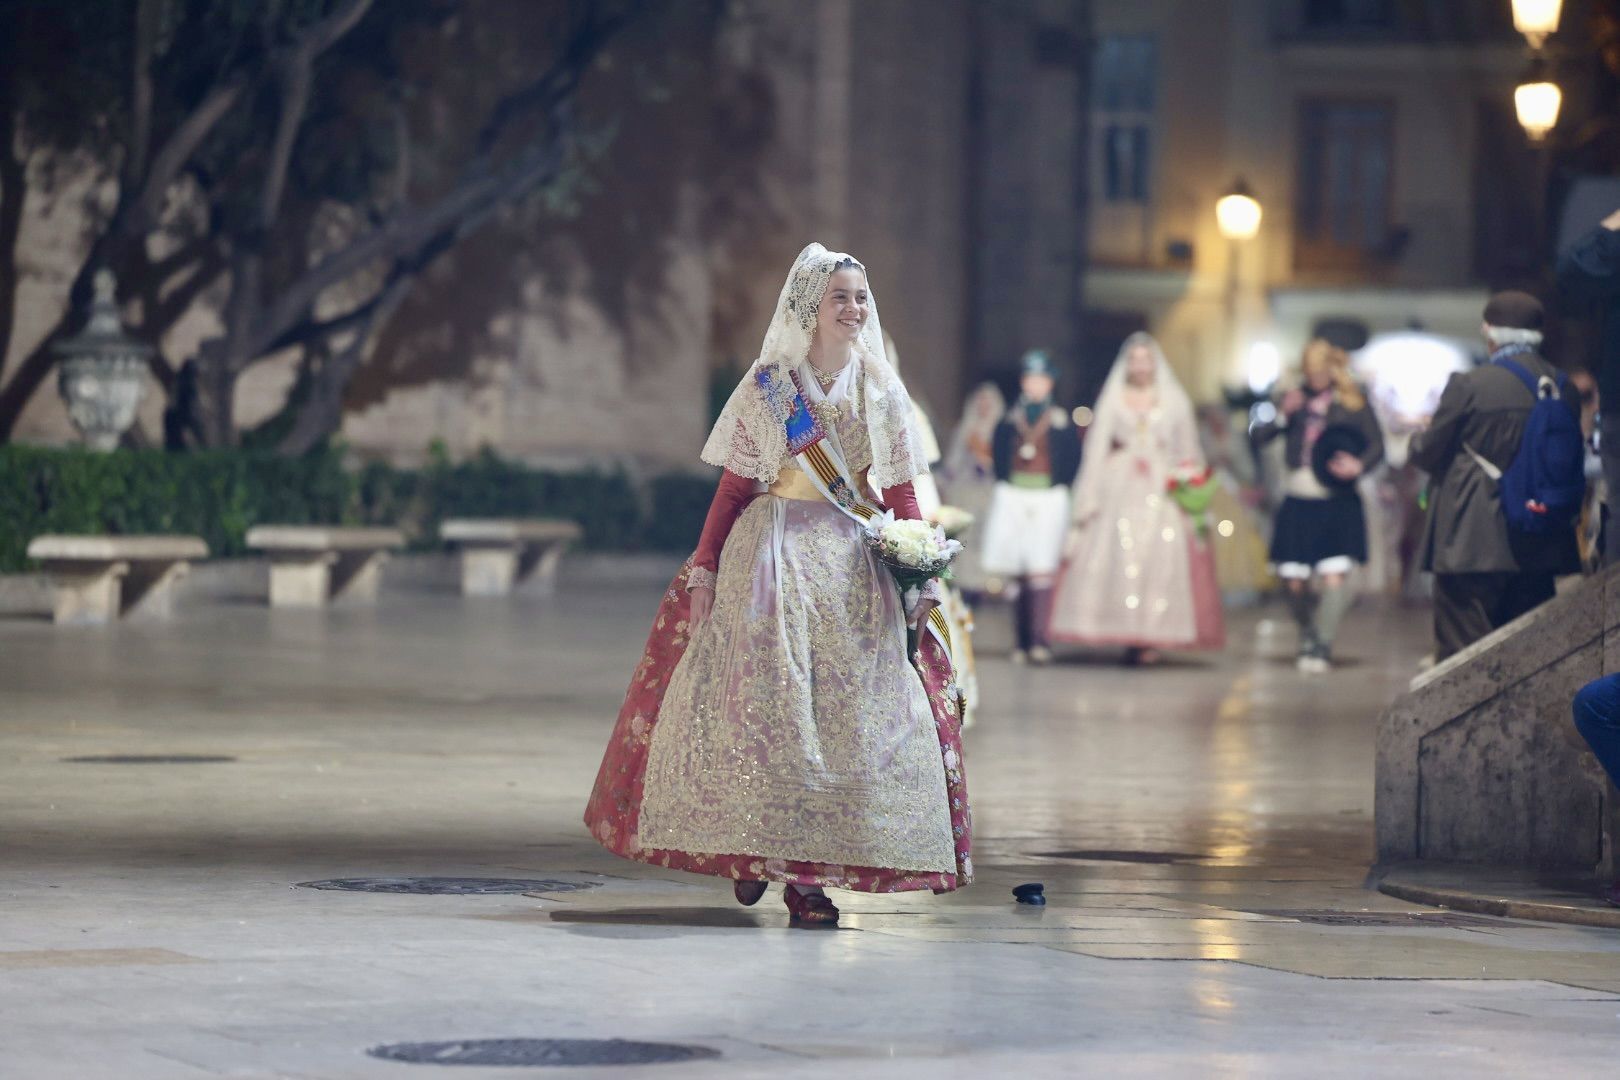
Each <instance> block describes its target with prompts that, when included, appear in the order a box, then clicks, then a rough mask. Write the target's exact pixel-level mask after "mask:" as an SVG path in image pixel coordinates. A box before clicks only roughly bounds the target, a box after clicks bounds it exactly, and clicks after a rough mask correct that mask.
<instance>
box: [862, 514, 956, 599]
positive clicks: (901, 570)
mask: <svg viewBox="0 0 1620 1080" xmlns="http://www.w3.org/2000/svg"><path fill="white" fill-rule="evenodd" d="M863 536H864V538H865V541H866V546H867V547H868V548H869V549H871V551H872V554H874V555H876V556H877V558H878V561H879V562H881V563H882V564H883V565H884V566H887V567H888V568H889V573H891V574H893V575H894V580H895V582H896V583H897V584H898V585H899V586H900V591H901V592H902V593H903V594H905V600H906V606H907V607H908V608H909V607H910V606H911V605H912V604H913V603H915V602H916V593H917V591H918V590H920V589H921V588H922V586H924V585H926V584H928V582H930V581H932V580H933V579H934V578H944V579H946V580H949V579H950V576H951V561H952V560H953V559H955V558H956V556H957V555H958V554H959V553H960V552H961V550H962V545H961V543H960V542H959V541H956V540H951V539H948V538H947V537H946V536H945V530H944V529H942V528H940V527H939V526H938V525H935V524H933V523H932V522H928V521H911V520H906V521H899V520H896V519H895V516H894V511H893V510H889V511H886V512H885V513H884V514H883V516H881V517H873V518H870V519H869V520H868V521H867V522H866V529H865V532H864V534H863Z"/></svg>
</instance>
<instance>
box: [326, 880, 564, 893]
mask: <svg viewBox="0 0 1620 1080" xmlns="http://www.w3.org/2000/svg"><path fill="white" fill-rule="evenodd" d="M298 887H299V888H300V889H335V890H338V891H340V892H371V893H409V894H413V895H418V896H496V895H501V894H506V893H512V894H516V893H526V892H546V893H558V892H576V891H578V890H580V889H594V888H596V882H594V881H548V880H545V879H543V878H488V877H358V878H329V879H328V880H326V881H300V882H299V883H298Z"/></svg>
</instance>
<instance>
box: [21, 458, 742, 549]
mask: <svg viewBox="0 0 1620 1080" xmlns="http://www.w3.org/2000/svg"><path fill="white" fill-rule="evenodd" d="M713 490H714V484H713V481H711V480H703V479H700V478H696V477H691V476H682V475H672V476H662V477H658V478H656V479H654V480H653V481H652V482H651V484H650V485H649V491H648V493H647V498H645V499H644V498H643V496H642V493H641V492H639V491H638V490H637V489H636V486H635V485H634V484H632V482H631V481H630V478H629V477H628V476H626V475H625V474H624V473H623V472H619V471H614V472H602V471H599V470H582V471H578V472H552V471H548V470H543V469H534V468H530V467H528V466H525V465H520V464H517V463H515V462H511V461H506V460H504V459H502V458H499V457H497V456H495V455H494V454H491V453H484V454H480V455H479V456H478V457H476V458H473V459H472V460H470V461H466V462H462V463H459V464H453V463H451V462H450V461H448V460H447V458H446V457H445V455H444V454H443V453H442V452H436V453H435V454H434V455H433V460H432V461H431V462H430V464H429V465H428V466H427V467H425V468H422V469H397V468H393V467H390V466H386V465H368V466H366V467H364V468H363V469H361V470H360V471H359V472H358V473H353V472H349V471H347V470H345V469H344V468H343V467H342V464H341V461H340V457H339V455H338V454H337V453H336V452H331V451H329V452H324V453H318V454H312V455H310V456H307V457H302V458H282V457H275V456H273V455H269V454H258V453H249V452H241V451H198V452H195V453H186V454H170V453H164V452H163V451H159V450H119V451H117V452H115V453H111V454H99V453H93V452H90V451H87V450H77V449H72V450H57V449H45V448H40V447H29V446H0V572H14V571H18V570H23V569H26V568H27V559H26V556H25V552H26V550H27V547H28V541H29V540H30V539H32V538H33V537H35V536H38V535H40V534H41V533H52V532H55V533H92V534H94V533H114V534H118V533H124V534H128V533H187V534H193V535H196V536H201V537H203V538H204V539H205V540H207V541H208V548H209V550H210V551H211V552H213V553H214V554H215V555H216V556H228V555H239V554H242V553H243V550H244V546H243V538H244V537H245V535H246V533H247V530H248V529H249V528H250V527H252V526H253V525H256V524H260V523H270V522H274V523H286V524H311V523H323V524H324V523H340V524H349V525H398V526H400V527H401V528H403V529H405V530H406V534H407V535H408V536H409V537H410V539H411V545H412V547H413V548H415V549H417V550H431V549H433V548H435V547H437V546H438V530H439V522H440V521H441V520H442V519H444V518H446V517H519V516H535V515H544V516H548V517H563V518H571V519H573V520H575V521H578V522H579V523H580V524H581V525H582V526H583V527H584V529H585V544H586V546H587V547H590V548H594V549H598V550H610V551H635V550H641V551H669V552H679V551H689V550H691V548H692V547H693V546H694V545H695V544H696V543H697V536H698V533H699V531H701V529H702V526H703V515H704V513H705V512H706V510H707V508H708V501H709V496H710V495H711V494H712V492H713Z"/></svg>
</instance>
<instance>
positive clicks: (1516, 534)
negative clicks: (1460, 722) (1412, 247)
mask: <svg viewBox="0 0 1620 1080" xmlns="http://www.w3.org/2000/svg"><path fill="white" fill-rule="evenodd" d="M1484 319H1485V325H1484V332H1485V340H1486V341H1487V342H1488V343H1489V345H1490V348H1491V362H1490V363H1489V364H1486V365H1483V366H1481V367H1480V368H1478V369H1476V370H1474V371H1470V372H1467V373H1465V374H1462V375H1457V376H1455V377H1453V378H1452V380H1451V381H1450V382H1449V383H1447V384H1446V389H1445V393H1444V394H1442V395H1441V397H1440V408H1439V409H1438V410H1437V411H1436V412H1435V414H1434V419H1433V421H1432V423H1431V424H1430V425H1429V427H1428V429H1427V430H1425V431H1423V432H1422V433H1420V434H1419V435H1417V436H1416V437H1414V438H1413V440H1412V459H1413V460H1414V461H1415V462H1417V464H1418V465H1419V466H1420V467H1422V468H1423V469H1425V470H1427V471H1428V473H1429V475H1430V476H1431V477H1432V480H1431V483H1430V491H1431V497H1430V500H1429V519H1428V525H1427V528H1426V530H1425V532H1424V543H1423V568H1424V569H1425V570H1428V571H1430V572H1431V573H1433V574H1434V634H1435V644H1436V652H1435V657H1436V659H1437V660H1444V659H1446V658H1447V657H1449V656H1452V655H1454V654H1456V653H1458V652H1461V651H1462V650H1463V649H1465V648H1467V647H1468V646H1469V645H1472V644H1473V643H1474V642H1476V641H1478V640H1480V639H1481V638H1483V637H1485V636H1486V635H1488V634H1490V633H1491V631H1493V630H1496V629H1498V628H1499V627H1502V626H1506V625H1507V624H1508V623H1510V622H1512V621H1513V620H1514V619H1516V618H1518V617H1519V616H1520V615H1523V614H1525V613H1526V612H1528V611H1531V610H1532V609H1534V608H1535V607H1537V606H1538V605H1540V604H1542V603H1545V602H1546V601H1548V600H1551V599H1552V598H1553V596H1554V594H1555V592H1556V578H1557V577H1558V576H1559V575H1562V574H1573V573H1577V572H1578V571H1579V570H1580V558H1579V554H1578V549H1577V547H1576V539H1575V528H1574V521H1575V515H1576V514H1578V513H1579V508H1580V505H1581V503H1582V502H1583V501H1584V492H1585V459H1584V454H1583V452H1582V445H1581V437H1580V428H1579V423H1580V401H1579V396H1578V395H1577V394H1576V393H1575V392H1574V390H1573V387H1572V386H1571V384H1570V381H1569V379H1568V377H1567V376H1565V375H1563V374H1562V373H1561V372H1559V371H1558V369H1557V368H1555V367H1554V366H1553V365H1552V363H1551V362H1550V361H1549V360H1547V359H1546V358H1545V357H1544V356H1542V355H1541V348H1542V339H1543V326H1544V325H1545V322H1546V313H1545V311H1544V310H1543V308H1542V304H1541V301H1540V300H1538V299H1537V298H1536V297H1534V296H1531V295H1530V294H1529V293H1524V292H1518V291H1508V292H1501V293H1497V294H1496V295H1494V296H1492V297H1491V299H1490V301H1489V303H1487V304H1486V305H1485V315H1484ZM1544 401H1545V402H1546V403H1547V404H1549V405H1550V406H1551V407H1552V408H1553V409H1556V410H1561V411H1562V415H1561V416H1557V417H1556V419H1558V420H1562V422H1563V425H1564V426H1563V431H1562V434H1564V435H1566V436H1568V439H1569V442H1567V443H1566V445H1565V446H1564V447H1563V448H1562V449H1563V450H1564V451H1565V453H1563V454H1558V453H1557V451H1558V450H1559V449H1560V448H1559V446H1558V445H1557V444H1558V442H1559V440H1558V435H1559V434H1560V432H1559V431H1557V430H1555V429H1553V428H1548V427H1547V426H1545V424H1544V423H1536V422H1534V421H1535V420H1536V419H1537V413H1539V412H1540V411H1541V409H1542V404H1543V402H1544ZM1543 415H1544V414H1543ZM1548 452H1553V455H1554V456H1553V457H1550V458H1546V457H1542V455H1545V454H1547V453H1548ZM1558 461H1561V462H1562V464H1564V465H1565V466H1566V475H1565V476H1564V477H1563V479H1565V480H1567V481H1568V487H1569V488H1570V489H1571V494H1570V497H1569V499H1568V500H1567V503H1563V504H1560V500H1557V499H1555V498H1554V497H1553V496H1552V495H1549V494H1546V493H1545V492H1543V491H1540V490H1537V491H1536V492H1535V493H1536V494H1537V495H1538V497H1540V498H1542V499H1544V501H1545V502H1546V503H1548V504H1551V505H1539V504H1538V505H1539V509H1538V508H1537V507H1536V506H1532V505H1530V503H1529V502H1528V501H1527V500H1525V498H1524V493H1523V491H1520V490H1519V487H1520V486H1519V485H1518V484H1516V483H1514V480H1515V479H1516V474H1518V473H1519V470H1520V468H1521V466H1523V465H1524V464H1526V463H1530V464H1535V465H1545V464H1555V463H1557V462H1558ZM1538 471H1539V470H1538ZM1549 478H1550V479H1555V480H1556V479H1559V477H1557V476H1556V475H1550V477H1549ZM1515 491H1517V492H1518V494H1517V495H1514V494H1510V492H1515ZM1515 498H1517V499H1519V500H1520V502H1519V503H1518V504H1517V505H1516V504H1515V503H1514V502H1513V500H1514V499H1515ZM1527 512H1528V513H1527ZM1538 518H1544V519H1545V520H1544V521H1541V520H1534V519H1538Z"/></svg>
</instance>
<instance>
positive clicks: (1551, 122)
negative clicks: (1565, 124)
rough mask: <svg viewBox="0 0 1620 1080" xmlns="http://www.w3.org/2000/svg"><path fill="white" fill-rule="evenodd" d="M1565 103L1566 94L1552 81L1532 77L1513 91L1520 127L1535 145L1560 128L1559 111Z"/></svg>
mask: <svg viewBox="0 0 1620 1080" xmlns="http://www.w3.org/2000/svg"><path fill="white" fill-rule="evenodd" d="M1563 103H1564V93H1563V91H1562V90H1560V89H1558V84H1557V83H1555V82H1553V81H1552V80H1550V79H1546V78H1541V77H1539V73H1537V74H1535V75H1532V76H1531V77H1530V79H1529V80H1527V81H1526V82H1523V83H1520V84H1519V86H1518V88H1517V89H1515V90H1514V91H1513V107H1514V109H1515V110H1516V111H1517V112H1518V114H1519V126H1520V127H1522V128H1524V133H1525V134H1526V135H1528V136H1529V137H1530V141H1531V142H1533V143H1540V142H1545V141H1546V140H1547V136H1548V135H1550V134H1551V133H1552V129H1553V128H1555V127H1557V126H1558V111H1559V109H1560V107H1562V105H1563Z"/></svg>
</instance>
